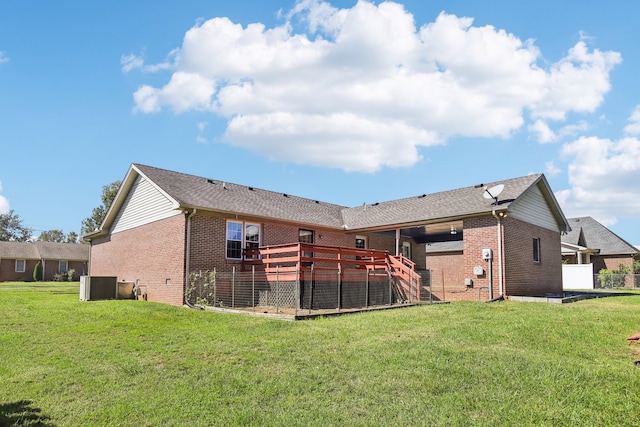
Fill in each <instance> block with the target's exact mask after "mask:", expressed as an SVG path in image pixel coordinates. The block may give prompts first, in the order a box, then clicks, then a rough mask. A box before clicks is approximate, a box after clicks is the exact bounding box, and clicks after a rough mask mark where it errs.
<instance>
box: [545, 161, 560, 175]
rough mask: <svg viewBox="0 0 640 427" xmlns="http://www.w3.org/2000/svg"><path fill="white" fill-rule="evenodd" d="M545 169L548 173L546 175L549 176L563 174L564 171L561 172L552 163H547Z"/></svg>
mask: <svg viewBox="0 0 640 427" xmlns="http://www.w3.org/2000/svg"><path fill="white" fill-rule="evenodd" d="M544 167H545V171H546V172H545V173H546V174H547V175H549V176H554V175H558V174H559V173H560V172H562V170H560V168H558V167H557V166H556V165H555V164H554V163H553V162H552V161H550V162H547V163H545V164H544Z"/></svg>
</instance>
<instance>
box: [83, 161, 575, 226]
mask: <svg viewBox="0 0 640 427" xmlns="http://www.w3.org/2000/svg"><path fill="white" fill-rule="evenodd" d="M140 177H142V178H145V179H146V180H148V181H149V182H150V183H151V184H152V185H153V186H154V187H155V188H156V189H157V190H158V191H159V192H161V193H162V194H163V195H164V196H165V197H167V198H168V199H169V200H170V201H171V203H172V205H173V208H174V209H178V210H185V211H188V210H191V209H198V210H205V211H214V212H219V213H223V214H233V215H237V214H240V215H245V216H251V217H255V218H264V219H271V220H279V221H287V222H295V223H298V224H309V225H313V226H318V227H327V228H334V229H344V230H351V231H370V230H381V229H387V230H388V229H390V228H392V227H411V226H414V225H418V224H426V223H436V222H438V221H443V220H451V219H460V218H465V217H471V216H477V215H484V214H491V213H492V212H495V211H505V210H508V209H509V207H510V206H511V205H512V204H513V203H514V202H515V201H517V200H518V199H519V198H520V197H521V196H523V195H524V194H526V193H527V192H529V191H531V190H532V189H533V188H536V189H537V191H538V192H539V193H541V194H542V195H543V197H544V199H545V201H546V203H547V204H548V206H549V209H550V211H551V214H552V216H553V218H554V220H555V221H556V222H557V224H558V227H559V229H560V230H561V231H566V230H568V229H569V225H568V223H567V222H566V218H565V217H564V214H563V213H562V210H561V209H560V207H559V205H558V203H557V201H556V199H555V197H554V196H553V193H552V191H551V189H550V187H549V184H548V182H547V180H546V178H545V177H544V175H542V174H538V175H528V176H524V177H520V178H513V179H509V180H505V181H500V182H499V183H500V184H504V191H503V192H502V193H501V194H500V200H499V203H497V204H496V203H494V201H493V200H492V199H486V198H484V197H483V193H484V187H491V186H493V185H495V184H498V182H494V183H487V184H486V185H483V184H480V185H476V186H471V187H465V188H460V189H456V190H449V191H443V192H438V193H433V194H423V195H420V196H416V197H409V198H404V199H398V200H392V201H387V202H381V203H375V204H369V205H366V204H365V205H362V206H358V207H345V206H340V205H335V204H331V203H326V202H321V201H317V200H311V199H306V198H302V197H297V196H294V195H289V194H284V193H278V192H274V191H268V190H263V189H259V188H255V187H249V186H244V185H238V184H233V183H229V182H224V181H220V180H214V179H210V178H204V177H199V176H195V175H189V174H185V173H180V172H173V171H169V170H166V169H160V168H156V167H152V166H146V165H141V164H135V163H134V164H132V165H131V167H130V169H129V171H128V172H127V175H126V176H125V179H124V180H123V182H122V185H121V187H120V189H119V190H118V194H117V195H116V197H115V199H114V202H113V204H112V206H111V207H110V209H109V211H108V212H107V215H106V217H105V220H104V221H103V224H102V226H101V228H100V230H97V231H96V232H94V233H91V234H90V235H88V236H87V237H96V236H98V235H103V234H105V233H106V232H107V230H108V229H109V227H110V226H111V224H112V223H113V221H114V220H115V218H116V216H117V214H118V211H119V210H120V208H121V207H122V205H123V204H124V202H125V200H126V198H127V195H128V193H129V190H130V189H131V188H132V187H133V185H134V183H135V182H136V180H137V179H138V178H140Z"/></svg>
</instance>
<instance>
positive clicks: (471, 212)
mask: <svg viewBox="0 0 640 427" xmlns="http://www.w3.org/2000/svg"><path fill="white" fill-rule="evenodd" d="M497 184H504V190H503V192H502V193H501V194H500V196H499V201H498V204H495V203H494V201H493V199H486V198H485V197H483V195H484V188H485V187H488V188H490V187H493V186H494V185H497ZM538 185H539V186H540V187H542V188H544V189H545V191H546V192H547V194H546V195H547V196H548V195H551V198H552V199H553V200H554V201H555V198H553V195H552V193H551V191H550V189H549V187H548V184H547V182H546V179H544V176H543V175H541V174H538V175H528V176H523V177H520V178H513V179H508V180H504V181H500V182H493V183H488V184H480V185H476V186H471V187H464V188H458V189H455V190H449V191H442V192H439V193H432V194H422V195H420V196H416V197H409V198H405V199H399V200H392V201H389V202H382V203H376V204H373V205H364V206H360V207H356V208H348V209H345V210H343V212H342V213H343V215H344V223H345V224H347V225H348V226H349V227H350V228H354V229H363V228H367V229H375V228H382V227H385V226H387V225H389V224H398V225H404V226H411V225H415V224H424V223H426V222H436V221H442V220H444V219H448V220H451V219H455V218H464V217H471V216H478V215H484V214H491V213H492V212H494V211H506V210H508V209H509V207H510V206H511V205H512V204H513V203H514V202H515V201H516V200H518V199H519V198H520V197H521V196H522V195H523V194H525V193H526V192H527V191H528V190H529V189H530V188H532V187H534V186H538ZM552 208H556V210H557V212H556V219H557V220H558V222H559V223H562V222H563V221H564V220H565V219H564V215H563V214H562V211H561V210H560V208H559V206H557V204H556V205H555V206H553V205H552Z"/></svg>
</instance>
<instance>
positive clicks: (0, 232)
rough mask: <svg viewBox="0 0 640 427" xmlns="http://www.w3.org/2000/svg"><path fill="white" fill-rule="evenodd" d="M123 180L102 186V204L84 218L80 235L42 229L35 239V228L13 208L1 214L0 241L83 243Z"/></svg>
mask: <svg viewBox="0 0 640 427" xmlns="http://www.w3.org/2000/svg"><path fill="white" fill-rule="evenodd" d="M120 184H121V181H114V182H112V183H111V184H108V185H105V186H103V187H102V196H101V199H102V204H101V205H100V206H98V207H96V208H94V209H93V211H92V212H91V215H90V216H88V217H87V218H85V219H83V220H82V223H81V224H80V235H78V233H76V232H75V231H70V232H69V233H68V234H65V233H64V232H63V231H62V230H60V229H54V230H45V231H42V232H41V233H40V234H39V235H38V237H37V238H36V239H34V234H33V233H34V230H33V229H32V228H29V227H27V226H25V225H24V224H23V222H22V218H20V216H19V215H18V213H17V212H15V211H14V210H13V209H11V210H10V211H9V212H7V213H5V214H0V241H5V242H32V241H34V240H37V241H42V242H57V243H82V236H84V235H86V234H89V233H91V232H93V231H94V230H96V229H98V228H99V227H100V225H101V224H102V221H103V220H104V217H105V215H106V214H107V211H108V210H109V207H110V206H111V203H112V202H113V199H114V198H115V197H116V194H117V193H118V189H119V188H120Z"/></svg>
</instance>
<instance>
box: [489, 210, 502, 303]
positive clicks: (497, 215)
mask: <svg viewBox="0 0 640 427" xmlns="http://www.w3.org/2000/svg"><path fill="white" fill-rule="evenodd" d="M491 214H492V215H493V217H494V218H495V219H497V220H498V292H499V298H503V297H504V288H503V278H502V216H501V215H499V214H496V210H495V209H494V210H493V211H492V212H491Z"/></svg>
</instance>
